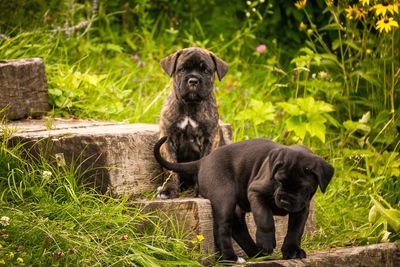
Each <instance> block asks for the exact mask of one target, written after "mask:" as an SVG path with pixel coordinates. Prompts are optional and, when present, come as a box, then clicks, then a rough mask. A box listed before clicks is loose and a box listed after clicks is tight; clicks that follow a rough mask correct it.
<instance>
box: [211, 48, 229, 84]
mask: <svg viewBox="0 0 400 267" xmlns="http://www.w3.org/2000/svg"><path fill="white" fill-rule="evenodd" d="M210 56H211V58H212V60H213V62H214V65H215V71H216V72H217V76H218V80H222V78H224V76H225V74H226V72H227V71H228V65H227V64H226V63H225V61H223V60H222V59H220V58H219V57H217V56H216V55H214V54H213V53H210Z"/></svg>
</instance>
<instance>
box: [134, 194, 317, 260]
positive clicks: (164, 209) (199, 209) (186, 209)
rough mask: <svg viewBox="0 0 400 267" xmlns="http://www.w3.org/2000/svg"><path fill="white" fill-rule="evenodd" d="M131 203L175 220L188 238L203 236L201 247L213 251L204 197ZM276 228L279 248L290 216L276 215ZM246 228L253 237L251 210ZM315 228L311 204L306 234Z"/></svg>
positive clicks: (209, 214)
mask: <svg viewBox="0 0 400 267" xmlns="http://www.w3.org/2000/svg"><path fill="white" fill-rule="evenodd" d="M130 205H134V206H139V207H140V208H141V210H142V211H143V212H155V213H156V214H157V215H158V216H161V217H162V218H166V219H171V220H173V222H174V224H175V225H177V227H178V226H179V227H180V228H179V229H181V230H184V231H185V233H188V235H189V236H188V238H189V239H191V240H194V241H196V240H197V238H196V237H197V235H202V236H203V237H204V240H202V241H201V248H202V250H203V252H204V253H205V254H207V255H209V254H210V253H214V251H215V247H214V236H213V215H212V209H211V203H210V201H209V200H207V199H204V198H177V199H170V200H142V201H134V202H131V203H130ZM274 220H275V230H276V232H275V233H276V240H277V249H278V250H279V249H280V247H281V245H282V243H283V239H284V237H285V235H286V232H287V220H288V217H287V216H285V217H282V216H275V217H274ZM246 222H247V227H248V228H249V232H250V234H251V236H252V237H253V239H254V238H255V232H256V225H255V223H254V220H253V216H252V215H251V213H248V214H247V215H246ZM314 231H315V210H314V205H313V203H312V205H311V209H310V215H309V218H308V220H307V224H306V228H305V231H304V232H305V234H306V235H311V234H312V233H313V232H314ZM234 248H235V251H236V253H237V254H238V255H241V256H245V253H244V252H243V251H242V250H241V249H240V247H239V246H238V245H237V244H236V243H234Z"/></svg>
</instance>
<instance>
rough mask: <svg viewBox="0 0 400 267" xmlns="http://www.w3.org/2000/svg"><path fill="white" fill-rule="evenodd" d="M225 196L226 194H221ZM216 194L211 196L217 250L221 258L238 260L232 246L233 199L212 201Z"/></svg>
mask: <svg viewBox="0 0 400 267" xmlns="http://www.w3.org/2000/svg"><path fill="white" fill-rule="evenodd" d="M223 195H225V196H226V194H223ZM215 196H216V195H213V196H211V198H210V201H211V203H213V205H212V209H213V216H214V238H215V242H216V246H217V249H218V251H219V252H220V253H221V255H222V259H223V260H229V261H238V257H237V256H236V254H235V252H234V251H233V246H232V226H233V221H234V213H235V202H234V199H225V201H213V200H214V197H215ZM215 200H217V199H215Z"/></svg>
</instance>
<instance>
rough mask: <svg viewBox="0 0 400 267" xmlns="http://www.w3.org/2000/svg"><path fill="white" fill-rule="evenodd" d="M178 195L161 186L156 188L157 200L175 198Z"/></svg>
mask: <svg viewBox="0 0 400 267" xmlns="http://www.w3.org/2000/svg"><path fill="white" fill-rule="evenodd" d="M178 195H179V193H175V192H173V191H172V190H168V189H165V188H164V187H162V186H159V187H158V188H157V198H158V199H163V200H164V199H171V198H177V197H178Z"/></svg>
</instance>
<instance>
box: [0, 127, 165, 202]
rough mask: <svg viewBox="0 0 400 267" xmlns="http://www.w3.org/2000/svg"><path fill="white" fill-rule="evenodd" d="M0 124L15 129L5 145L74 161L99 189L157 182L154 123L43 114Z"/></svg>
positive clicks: (124, 190) (136, 188)
mask: <svg viewBox="0 0 400 267" xmlns="http://www.w3.org/2000/svg"><path fill="white" fill-rule="evenodd" d="M48 126H50V127H48ZM5 127H7V128H8V129H10V131H11V132H15V133H13V134H12V138H11V140H10V144H11V145H13V143H15V142H19V141H22V142H24V143H25V147H27V148H28V149H29V152H30V153H32V155H34V156H35V155H39V154H40V155H46V157H48V159H49V160H50V161H52V162H53V161H54V163H57V161H59V160H60V159H61V161H65V163H66V164H71V163H72V162H74V161H75V162H77V163H78V164H80V165H81V170H82V172H84V173H85V177H84V181H83V183H84V184H88V185H94V186H95V187H96V188H97V189H98V190H99V191H100V192H102V193H105V192H109V193H110V194H111V195H113V196H120V195H135V194H141V193H143V192H146V191H149V190H154V189H155V188H156V187H157V186H158V185H159V184H160V182H161V181H156V180H155V178H156V177H157V176H158V175H159V174H160V173H161V168H160V166H159V165H158V163H157V162H156V161H155V159H154V156H153V145H154V143H155V142H156V141H157V140H158V131H159V130H158V125H156V124H127V123H118V122H101V121H90V120H65V119H50V120H49V119H48V120H24V121H16V122H9V123H8V124H6V125H5ZM78 164H76V165H78ZM87 170H89V171H87Z"/></svg>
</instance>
